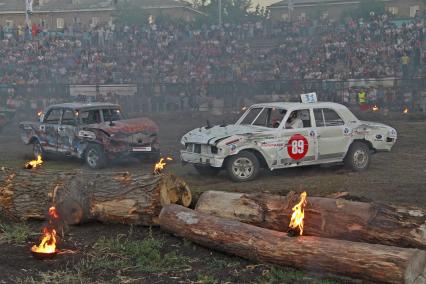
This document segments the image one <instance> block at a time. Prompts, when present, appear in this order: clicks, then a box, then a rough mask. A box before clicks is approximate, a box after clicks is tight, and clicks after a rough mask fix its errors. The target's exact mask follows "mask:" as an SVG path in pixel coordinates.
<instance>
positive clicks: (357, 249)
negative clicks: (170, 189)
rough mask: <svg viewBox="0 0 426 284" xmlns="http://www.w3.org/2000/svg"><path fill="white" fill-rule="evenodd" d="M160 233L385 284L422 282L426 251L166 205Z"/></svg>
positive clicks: (246, 255) (251, 256) (250, 256)
mask: <svg viewBox="0 0 426 284" xmlns="http://www.w3.org/2000/svg"><path fill="white" fill-rule="evenodd" d="M160 226H161V228H162V229H164V230H166V231H169V232H171V233H174V234H176V235H178V236H181V237H184V238H187V239H189V240H191V241H193V242H195V243H198V244H201V245H203V246H206V247H210V248H213V249H217V250H220V251H223V252H226V253H231V254H235V255H238V256H240V257H244V258H247V259H251V260H254V261H263V262H270V263H274V264H278V265H284V266H292V267H295V268H299V269H303V270H309V271H314V272H325V273H333V274H340V275H344V276H347V277H352V278H357V279H366V280H369V281H372V282H385V283H424V282H425V281H426V252H425V251H421V250H417V249H407V248H399V247H390V246H383V245H377V244H367V243H356V242H349V241H343V240H333V239H326V238H319V237H307V236H299V237H289V236H287V234H286V233H283V232H278V231H272V230H268V229H264V228H260V227H256V226H252V225H249V224H244V223H241V222H238V221H235V220H231V219H226V218H219V217H215V216H212V215H209V214H205V213H202V212H197V211H194V210H191V209H188V208H184V207H182V206H178V205H167V206H165V207H164V208H163V209H162V211H161V214H160Z"/></svg>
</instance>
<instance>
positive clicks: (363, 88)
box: [0, 78, 426, 114]
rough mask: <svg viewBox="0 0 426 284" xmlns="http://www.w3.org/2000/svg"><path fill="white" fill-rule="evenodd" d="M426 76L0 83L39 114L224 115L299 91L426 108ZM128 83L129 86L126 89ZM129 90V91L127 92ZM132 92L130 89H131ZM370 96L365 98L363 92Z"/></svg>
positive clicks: (0, 103) (11, 104) (2, 100)
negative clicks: (77, 110) (65, 110)
mask: <svg viewBox="0 0 426 284" xmlns="http://www.w3.org/2000/svg"><path fill="white" fill-rule="evenodd" d="M425 79H426V78H415V79H396V78H385V79H354V80H346V81H337V80H288V81H282V80H274V81H259V82H217V83H210V84H198V83H195V82H193V83H168V84H159V83H141V84H130V85H126V86H122V85H90V86H81V85H79V86H78V87H79V88H80V89H79V91H78V92H75V91H73V92H71V91H70V90H74V89H75V86H74V85H64V84H39V85H0V108H11V109H17V110H20V111H21V112H23V113H35V112H37V111H40V110H42V109H44V108H45V107H47V106H48V105H51V104H55V103H61V102H72V101H86V102H90V101H108V102H113V103H118V104H120V105H122V107H123V108H124V109H125V110H126V111H127V112H128V113H140V112H164V111H189V110H193V111H211V112H214V113H217V114H221V113H223V112H226V111H235V110H241V109H242V108H244V107H247V106H249V105H251V104H253V103H260V102H273V101H299V94H301V93H307V92H316V93H317V95H318V99H319V100H320V101H333V102H338V103H342V104H345V105H347V106H349V107H355V108H356V107H361V108H364V109H369V108H372V107H373V106H375V107H377V108H379V109H386V110H388V111H401V110H402V109H406V108H408V109H409V110H410V112H426V80H425ZM123 87H125V88H123ZM123 89H125V90H126V91H125V92H123V91H122V90H123ZM129 90H130V91H129ZM362 92H364V94H365V95H364V99H363V101H360V95H359V94H360V93H362Z"/></svg>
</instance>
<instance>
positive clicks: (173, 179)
mask: <svg viewBox="0 0 426 284" xmlns="http://www.w3.org/2000/svg"><path fill="white" fill-rule="evenodd" d="M159 186H160V187H161V188H160V195H161V205H163V206H164V205H168V204H179V205H182V206H185V207H189V205H191V202H192V194H191V190H190V188H189V186H188V185H187V183H186V182H185V181H184V180H183V179H181V178H180V177H177V176H175V175H173V174H164V175H163V176H162V179H161V182H160V183H159Z"/></svg>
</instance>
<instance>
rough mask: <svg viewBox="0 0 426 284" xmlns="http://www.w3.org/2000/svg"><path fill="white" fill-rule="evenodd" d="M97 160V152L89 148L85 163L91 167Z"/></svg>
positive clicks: (94, 165)
mask: <svg viewBox="0 0 426 284" xmlns="http://www.w3.org/2000/svg"><path fill="white" fill-rule="evenodd" d="M98 160H99V155H98V153H96V151H95V150H89V152H88V153H87V163H88V164H89V165H90V166H91V167H96V165H97V164H98Z"/></svg>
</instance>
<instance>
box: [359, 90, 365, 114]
mask: <svg viewBox="0 0 426 284" xmlns="http://www.w3.org/2000/svg"><path fill="white" fill-rule="evenodd" d="M366 102H367V94H366V93H365V91H364V90H363V89H361V90H360V91H359V92H358V104H359V107H360V109H361V110H365V108H366Z"/></svg>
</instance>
